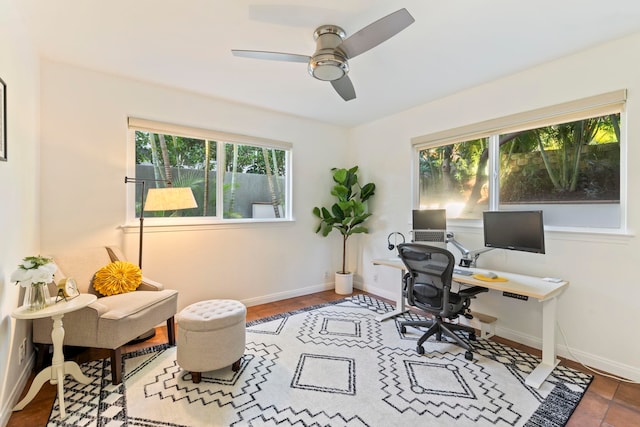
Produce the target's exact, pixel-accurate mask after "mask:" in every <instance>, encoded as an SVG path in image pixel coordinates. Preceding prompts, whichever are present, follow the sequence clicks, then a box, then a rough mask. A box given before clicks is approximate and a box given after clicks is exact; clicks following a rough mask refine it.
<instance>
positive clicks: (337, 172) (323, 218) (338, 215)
mask: <svg viewBox="0 0 640 427" xmlns="http://www.w3.org/2000/svg"><path fill="white" fill-rule="evenodd" d="M331 173H332V175H333V181H334V182H335V185H334V186H333V188H332V189H331V195H332V196H334V197H335V198H336V199H337V201H336V203H334V204H333V205H332V206H331V208H325V207H321V208H319V207H315V208H313V214H314V215H315V216H317V217H318V218H320V224H318V228H316V233H322V235H323V236H324V237H326V236H328V235H329V233H331V231H332V230H334V229H336V230H338V231H339V232H340V234H342V269H341V270H340V271H338V272H336V292H337V293H339V294H350V293H351V292H352V291H353V273H351V272H348V271H347V265H346V264H347V240H348V239H349V237H350V236H351V235H353V234H356V233H367V232H368V231H369V229H368V228H367V227H365V226H364V222H365V221H366V220H367V218H369V217H370V216H371V214H370V213H369V212H368V206H367V203H366V202H367V200H368V199H369V198H371V197H372V196H373V195H374V193H375V190H376V185H375V184H373V183H371V182H370V183H368V184H365V185H362V186H361V185H360V183H359V182H358V166H354V167H352V168H351V169H339V168H332V169H331Z"/></svg>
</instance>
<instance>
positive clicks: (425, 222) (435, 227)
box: [412, 209, 447, 244]
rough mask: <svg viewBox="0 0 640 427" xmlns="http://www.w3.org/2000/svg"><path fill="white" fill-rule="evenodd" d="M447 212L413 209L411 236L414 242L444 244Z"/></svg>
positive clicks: (443, 210) (442, 210) (444, 210)
mask: <svg viewBox="0 0 640 427" xmlns="http://www.w3.org/2000/svg"><path fill="white" fill-rule="evenodd" d="M446 233H447V210H446V209H414V210H413V223H412V236H413V239H412V240H413V241H414V242H423V243H427V244H431V243H441V244H446V243H445V242H446Z"/></svg>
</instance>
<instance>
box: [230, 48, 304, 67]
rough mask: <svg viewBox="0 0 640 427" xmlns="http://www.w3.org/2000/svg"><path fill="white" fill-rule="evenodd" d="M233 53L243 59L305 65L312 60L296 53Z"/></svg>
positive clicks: (233, 50)
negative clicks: (301, 63)
mask: <svg viewBox="0 0 640 427" xmlns="http://www.w3.org/2000/svg"><path fill="white" fill-rule="evenodd" d="M231 53H232V54H233V55H234V56H239V57H242V58H252V59H268V60H271V61H287V62H303V63H305V64H306V63H308V62H309V60H310V59H311V57H310V56H307V55H298V54H295V53H282V52H266V51H262V50H238V49H231Z"/></svg>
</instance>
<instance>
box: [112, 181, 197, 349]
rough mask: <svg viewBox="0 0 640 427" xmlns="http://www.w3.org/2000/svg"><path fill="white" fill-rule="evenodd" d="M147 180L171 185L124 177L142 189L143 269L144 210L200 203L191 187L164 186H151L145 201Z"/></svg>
mask: <svg viewBox="0 0 640 427" xmlns="http://www.w3.org/2000/svg"><path fill="white" fill-rule="evenodd" d="M147 182H164V183H166V184H167V185H171V182H170V181H167V180H165V179H141V178H129V177H126V176H125V177H124V183H125V184H129V183H133V184H139V185H140V189H141V196H140V198H141V200H140V243H139V246H138V267H140V269H142V236H143V232H144V212H145V211H174V210H180V209H191V208H197V207H198V204H197V203H196V199H195V197H194V196H193V191H191V188H190V187H164V188H149V193H148V194H147V200H146V203H145V194H144V193H145V191H144V190H145V187H146V185H147ZM155 334H156V330H155V329H151V330H149V331H147V332H146V333H144V334H142V335H140V336H139V337H137V338H136V339H134V340H132V341H130V342H129V344H135V343H138V342H142V341H146V340H148V339H149V338H151V337H153V336H154V335H155Z"/></svg>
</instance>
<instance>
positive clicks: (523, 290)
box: [373, 257, 569, 388]
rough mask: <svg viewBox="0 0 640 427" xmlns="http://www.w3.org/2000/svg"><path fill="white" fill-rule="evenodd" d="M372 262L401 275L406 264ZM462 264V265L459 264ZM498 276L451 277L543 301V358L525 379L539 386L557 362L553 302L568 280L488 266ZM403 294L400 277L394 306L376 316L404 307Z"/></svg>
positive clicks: (398, 311)
mask: <svg viewBox="0 0 640 427" xmlns="http://www.w3.org/2000/svg"><path fill="white" fill-rule="evenodd" d="M373 264H374V265H385V266H387V267H393V268H397V269H399V270H401V277H404V273H405V269H406V267H405V265H404V263H403V262H402V261H401V260H400V258H398V257H395V258H382V259H374V260H373ZM460 268H463V267H460ZM468 270H471V271H473V272H474V273H481V274H482V273H486V272H487V271H488V270H487V269H482V268H469V269H468ZM491 271H493V272H494V273H496V274H497V275H498V276H500V277H504V278H506V279H508V280H507V281H506V282H486V281H483V280H478V279H476V278H474V277H473V276H465V275H462V274H456V273H455V272H454V273H453V280H454V281H456V282H458V283H461V284H464V285H471V286H483V287H485V288H488V289H494V290H496V291H506V292H511V293H514V294H518V295H525V296H528V297H530V298H535V299H537V300H538V301H539V302H541V303H542V362H540V364H539V365H538V366H537V367H536V368H535V369H534V370H533V371H532V372H531V373H530V374H529V376H528V377H527V379H526V380H525V383H526V384H527V385H529V386H532V387H535V388H540V386H541V385H542V383H543V382H544V381H545V380H546V378H547V377H548V376H549V374H550V373H551V371H553V369H554V368H555V367H556V366H557V365H558V362H559V360H558V359H557V357H556V306H557V296H558V295H560V294H561V293H562V292H563V291H564V289H565V288H566V287H567V286H569V282H567V281H565V280H563V281H560V282H557V283H554V282H550V281H547V280H543V279H542V278H540V277H532V276H525V275H522V274H514V273H507V272H504V271H496V270H491ZM404 300H405V298H404V294H403V292H402V280H401V281H400V286H399V287H398V293H397V294H396V308H395V310H393V311H391V312H389V313H386V314H385V315H383V316H379V317H377V318H376V319H377V320H380V321H382V320H385V319H388V318H390V317H393V316H397V315H398V314H401V313H404V312H405V311H407V310H406V308H405V304H404Z"/></svg>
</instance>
